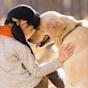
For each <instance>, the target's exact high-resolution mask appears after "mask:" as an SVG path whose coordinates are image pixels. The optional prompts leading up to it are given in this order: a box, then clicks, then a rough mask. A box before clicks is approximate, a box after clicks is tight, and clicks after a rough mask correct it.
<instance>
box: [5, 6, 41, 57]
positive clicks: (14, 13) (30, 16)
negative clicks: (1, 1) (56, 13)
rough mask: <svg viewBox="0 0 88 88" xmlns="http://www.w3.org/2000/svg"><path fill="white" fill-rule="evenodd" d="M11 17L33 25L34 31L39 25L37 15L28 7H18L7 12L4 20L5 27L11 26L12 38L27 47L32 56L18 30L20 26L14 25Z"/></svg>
mask: <svg viewBox="0 0 88 88" xmlns="http://www.w3.org/2000/svg"><path fill="white" fill-rule="evenodd" d="M13 17H14V18H16V19H19V20H20V19H23V20H27V22H28V23H29V24H31V25H33V26H34V29H36V28H37V27H38V26H39V24H40V17H39V14H38V13H37V12H36V11H35V10H34V9H33V8H31V7H30V6H27V5H19V6H17V7H15V8H13V9H12V10H10V11H9V12H8V14H7V17H6V20H5V24H6V25H8V24H12V34H13V36H14V38H15V39H16V40H18V41H20V42H21V43H23V44H25V45H26V46H28V47H29V48H30V50H31V53H32V54H33V51H32V49H31V47H30V46H29V44H28V43H27V42H26V39H25V36H24V33H23V31H22V29H21V28H20V26H18V25H17V24H16V22H13V20H12V18H13ZM33 55H34V54H33Z"/></svg>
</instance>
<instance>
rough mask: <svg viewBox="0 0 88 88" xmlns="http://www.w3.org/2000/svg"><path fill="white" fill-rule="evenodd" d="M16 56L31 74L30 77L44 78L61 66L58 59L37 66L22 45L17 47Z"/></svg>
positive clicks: (30, 54) (27, 49)
mask: <svg viewBox="0 0 88 88" xmlns="http://www.w3.org/2000/svg"><path fill="white" fill-rule="evenodd" d="M17 54H18V57H19V58H20V60H21V61H22V63H23V64H24V66H25V67H26V69H27V70H28V71H29V72H30V73H31V75H33V76H36V77H43V76H46V75H48V74H50V73H51V72H53V71H55V70H56V69H58V68H59V67H61V66H62V65H61V64H60V63H59V60H58V59H54V60H53V61H51V62H49V63H46V64H43V65H38V63H37V62H36V60H35V58H34V56H33V55H32V53H31V51H30V49H29V48H28V47H26V46H24V45H21V46H20V47H18V49H17Z"/></svg>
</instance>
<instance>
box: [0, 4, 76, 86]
mask: <svg viewBox="0 0 88 88" xmlns="http://www.w3.org/2000/svg"><path fill="white" fill-rule="evenodd" d="M18 12H19V13H18ZM39 22H40V18H39V15H38V14H37V12H36V11H34V10H33V9H32V8H31V7H29V6H26V5H19V6H17V7H15V8H13V9H12V10H10V11H9V13H8V15H7V18H6V21H5V25H4V26H0V86H1V87H2V88H34V87H35V86H36V85H37V84H39V83H40V81H41V79H42V78H43V77H45V76H46V75H48V74H50V73H51V72H53V71H55V70H56V69H58V68H60V67H61V66H62V65H63V64H64V62H65V61H66V60H67V59H68V58H69V57H70V56H71V55H72V54H73V51H74V46H73V45H72V44H68V45H65V46H64V47H62V48H61V50H60V52H59V58H56V59H55V60H53V61H51V62H49V63H47V64H45V65H41V66H40V65H38V64H37V62H36V60H35V56H34V54H33V52H32V50H31V47H30V46H29V45H28V44H27V42H26V37H27V36H29V35H30V36H29V38H31V37H32V35H33V34H34V33H35V32H36V31H37V30H36V29H37V27H38V26H39Z"/></svg>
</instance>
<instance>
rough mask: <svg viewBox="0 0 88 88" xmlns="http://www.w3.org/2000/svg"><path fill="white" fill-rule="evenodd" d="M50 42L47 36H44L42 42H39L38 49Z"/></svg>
mask: <svg viewBox="0 0 88 88" xmlns="http://www.w3.org/2000/svg"><path fill="white" fill-rule="evenodd" d="M49 40H50V37H49V36H48V35H45V36H44V38H43V40H42V41H41V42H40V47H42V46H43V45H45V44H46V43H47V42H48V41H49Z"/></svg>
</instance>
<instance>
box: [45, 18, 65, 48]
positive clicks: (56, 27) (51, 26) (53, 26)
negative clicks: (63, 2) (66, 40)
mask: <svg viewBox="0 0 88 88" xmlns="http://www.w3.org/2000/svg"><path fill="white" fill-rule="evenodd" d="M46 24H47V30H48V32H49V33H50V37H51V38H52V39H53V41H54V42H55V44H56V46H57V48H60V46H61V40H60V39H61V36H62V34H63V33H64V28H65V24H64V22H63V21H62V20H61V19H59V18H54V19H53V18H52V19H49V20H48V21H47V23H46Z"/></svg>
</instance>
